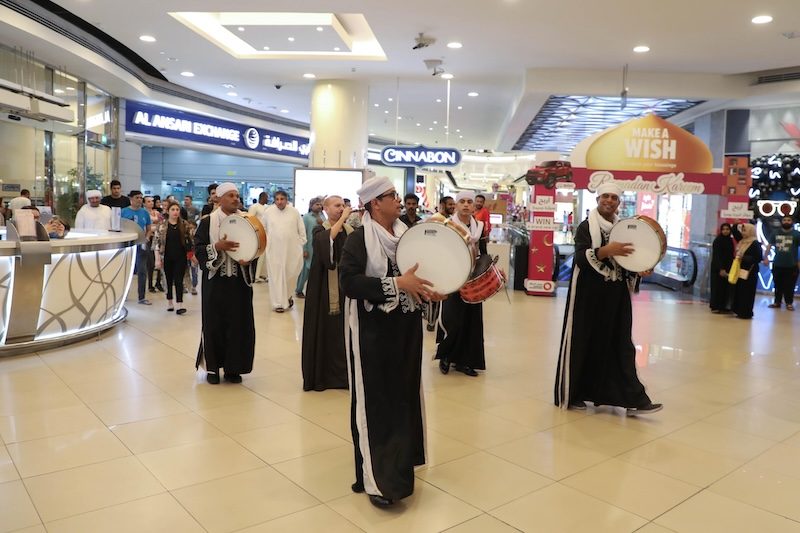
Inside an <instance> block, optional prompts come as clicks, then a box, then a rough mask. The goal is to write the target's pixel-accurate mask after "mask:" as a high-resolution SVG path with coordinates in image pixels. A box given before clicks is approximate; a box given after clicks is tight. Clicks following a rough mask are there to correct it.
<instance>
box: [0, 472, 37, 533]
mask: <svg viewBox="0 0 800 533" xmlns="http://www.w3.org/2000/svg"><path fill="white" fill-rule="evenodd" d="M41 523H42V521H41V520H40V519H39V515H38V513H37V512H36V509H35V508H34V506H33V503H32V502H31V499H30V498H29V497H28V492H27V491H26V490H25V485H23V484H22V481H8V482H6V483H0V531H2V532H6V531H15V530H17V529H22V528H25V527H31V526H36V525H37V524H41Z"/></svg>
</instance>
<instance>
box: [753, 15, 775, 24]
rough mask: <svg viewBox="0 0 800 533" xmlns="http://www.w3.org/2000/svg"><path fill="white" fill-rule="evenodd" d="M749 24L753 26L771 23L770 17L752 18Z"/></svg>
mask: <svg viewBox="0 0 800 533" xmlns="http://www.w3.org/2000/svg"><path fill="white" fill-rule="evenodd" d="M750 22H752V23H753V24H769V23H770V22H772V17H771V16H769V15H759V16H757V17H753V19H752V20H751V21H750Z"/></svg>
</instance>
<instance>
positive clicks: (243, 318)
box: [194, 182, 256, 385]
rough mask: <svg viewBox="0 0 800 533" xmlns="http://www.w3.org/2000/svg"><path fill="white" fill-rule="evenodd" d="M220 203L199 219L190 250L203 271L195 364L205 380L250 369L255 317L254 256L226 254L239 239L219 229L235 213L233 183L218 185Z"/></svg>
mask: <svg viewBox="0 0 800 533" xmlns="http://www.w3.org/2000/svg"><path fill="white" fill-rule="evenodd" d="M217 198H218V200H219V204H218V208H217V209H215V210H214V211H212V212H211V214H210V215H207V216H204V217H203V218H202V219H201V220H200V225H199V226H198V227H197V231H196V232H195V236H194V253H195V257H196V258H197V260H198V262H199V263H200V268H201V269H202V272H203V284H202V287H201V294H202V324H203V331H202V337H201V341H200V348H199V350H198V352H197V363H196V366H197V367H199V366H201V365H202V366H204V367H205V369H206V372H207V375H206V380H207V381H208V382H209V383H211V384H212V385H216V384H218V383H219V382H220V379H219V371H220V369H223V368H224V369H225V381H228V382H230V383H241V382H242V374H249V373H250V372H251V371H252V370H253V359H254V357H255V343H256V329H255V320H254V317H253V288H252V284H253V280H254V279H255V267H256V264H255V262H253V263H240V262H237V261H234V260H233V259H232V258H231V256H229V255H228V253H227V252H228V251H230V250H235V249H236V248H237V247H238V246H239V243H237V242H235V241H232V240H229V239H228V236H227V235H226V234H224V233H222V230H221V228H220V226H221V225H222V221H223V220H225V219H226V218H228V217H229V216H238V215H237V213H238V207H239V190H238V188H237V187H236V185H234V184H233V183H230V182H229V183H223V184H221V185H219V186H218V187H217Z"/></svg>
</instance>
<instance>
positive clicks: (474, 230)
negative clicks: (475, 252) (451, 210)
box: [450, 215, 483, 246]
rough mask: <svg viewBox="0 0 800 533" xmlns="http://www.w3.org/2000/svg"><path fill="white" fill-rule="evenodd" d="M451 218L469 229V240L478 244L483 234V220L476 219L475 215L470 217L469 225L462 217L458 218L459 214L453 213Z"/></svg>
mask: <svg viewBox="0 0 800 533" xmlns="http://www.w3.org/2000/svg"><path fill="white" fill-rule="evenodd" d="M450 220H452V221H453V222H455V223H456V224H458V225H459V226H461V227H462V228H464V229H465V230H467V232H468V233H469V240H470V243H471V244H473V245H475V246H477V245H478V241H479V240H480V238H481V237H482V236H483V222H480V221H478V220H475V217H473V216H470V217H469V226H468V225H466V224H464V223H463V222H461V219H459V218H458V215H451V216H450Z"/></svg>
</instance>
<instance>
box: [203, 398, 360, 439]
mask: <svg viewBox="0 0 800 533" xmlns="http://www.w3.org/2000/svg"><path fill="white" fill-rule="evenodd" d="M198 414H199V415H200V416H202V417H203V418H205V419H206V420H208V421H209V422H210V423H211V424H213V425H214V426H216V427H217V428H219V429H220V430H222V431H224V432H225V433H228V434H232V433H242V432H245V431H250V430H252V429H258V428H263V427H268V426H274V425H276V424H282V423H284V422H295V421H299V420H300V417H299V416H297V415H296V414H294V413H292V412H291V411H289V410H288V409H285V408H283V407H281V406H279V405H278V404H276V403H273V402H271V401H269V400H266V399H263V398H259V399H258V400H254V401H252V402H245V403H237V404H234V405H226V406H224V407H217V408H215V409H204V410H200V411H198ZM348 420H349V419H348Z"/></svg>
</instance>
